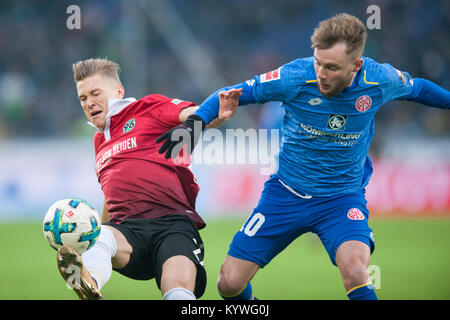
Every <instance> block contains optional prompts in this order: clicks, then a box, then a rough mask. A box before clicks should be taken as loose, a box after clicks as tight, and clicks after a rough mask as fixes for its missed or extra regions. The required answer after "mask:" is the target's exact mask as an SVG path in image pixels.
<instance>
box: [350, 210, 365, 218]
mask: <svg viewBox="0 0 450 320" xmlns="http://www.w3.org/2000/svg"><path fill="white" fill-rule="evenodd" d="M347 218H349V219H350V220H364V214H363V213H362V212H361V210H359V209H358V208H352V209H350V210H348V212H347Z"/></svg>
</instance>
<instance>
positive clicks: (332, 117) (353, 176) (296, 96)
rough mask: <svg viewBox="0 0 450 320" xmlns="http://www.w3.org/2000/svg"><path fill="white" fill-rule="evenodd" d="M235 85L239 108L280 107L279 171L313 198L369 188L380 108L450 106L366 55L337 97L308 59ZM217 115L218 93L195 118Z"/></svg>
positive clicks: (432, 88) (422, 83) (431, 87)
mask: <svg viewBox="0 0 450 320" xmlns="http://www.w3.org/2000/svg"><path fill="white" fill-rule="evenodd" d="M415 81H417V84H416V83H415ZM233 87H234V88H243V95H242V97H241V98H240V99H239V104H240V105H241V104H248V103H254V102H258V103H265V102H268V101H281V102H282V106H283V107H284V110H285V114H284V119H283V126H282V132H281V136H282V142H281V147H280V152H279V155H278V157H277V158H278V166H277V172H276V173H277V175H278V176H279V177H280V179H281V180H282V181H283V182H284V183H286V184H287V185H288V186H290V187H292V188H294V189H295V190H297V191H301V192H304V193H306V194H308V195H311V196H331V195H336V194H343V193H351V192H355V191H358V190H362V189H363V188H364V187H365V186H366V185H367V184H368V182H369V179H370V176H371V174H372V162H371V160H370V158H369V156H368V150H369V147H370V143H371V141H372V138H373V135H374V130H375V121H374V117H375V113H376V112H377V111H378V110H379V109H380V107H381V106H382V105H383V104H384V103H386V102H388V101H391V100H401V99H407V100H413V101H417V102H421V103H424V104H428V105H432V106H437V107H441V108H448V107H449V92H448V91H447V90H445V89H442V88H440V87H439V86H436V85H435V84H433V83H431V82H429V81H428V80H425V79H412V78H411V77H410V75H409V74H408V73H407V72H402V71H399V70H397V69H395V68H394V67H393V66H391V65H389V64H380V63H378V62H376V61H374V60H372V59H370V58H367V57H363V64H362V68H361V69H360V70H359V71H358V72H357V73H356V75H355V78H354V80H353V83H352V85H351V86H350V87H347V88H345V89H344V90H343V91H342V92H341V93H339V94H338V95H336V96H334V97H329V98H327V97H325V96H323V95H322V94H321V93H320V92H319V90H318V88H317V80H316V73H315V70H314V58H313V57H309V58H304V59H297V60H294V61H292V62H289V63H287V64H285V65H283V66H281V67H280V68H278V69H276V70H274V71H271V72H268V73H265V74H262V75H259V76H255V77H254V78H253V79H251V80H247V81H245V82H243V83H242V84H239V85H236V86H233ZM233 87H228V88H224V89H229V88H233ZM219 91H221V90H219ZM219 91H218V92H219ZM217 112H218V97H217V92H216V93H214V94H213V95H211V96H210V98H208V99H207V100H206V101H205V102H204V103H203V104H202V105H201V106H200V109H199V110H197V112H196V114H197V115H199V116H200V117H201V118H202V119H203V120H205V122H206V123H209V122H210V121H211V120H212V119H214V118H215V117H216V116H217Z"/></svg>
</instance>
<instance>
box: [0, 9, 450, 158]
mask: <svg viewBox="0 0 450 320" xmlns="http://www.w3.org/2000/svg"><path fill="white" fill-rule="evenodd" d="M76 3H77V5H78V6H79V7H80V10H81V29H80V30H69V29H68V28H67V26H66V20H67V18H68V17H69V14H68V13H66V9H67V7H68V6H69V5H70V4H72V3H71V2H69V1H12V0H4V1H2V2H1V4H0V48H1V50H0V140H1V139H11V138H21V137H27V138H28V137H65V136H88V135H92V133H93V131H92V128H90V127H88V126H86V121H85V119H84V114H83V113H82V111H81V108H80V106H79V103H78V101H77V95H76V90H75V85H74V82H73V78H72V71H71V65H72V63H74V62H76V61H78V60H81V59H85V58H89V57H108V58H110V59H113V60H115V61H117V62H118V63H120V64H121V66H122V69H123V74H124V78H123V80H124V85H125V89H126V92H127V94H126V95H127V96H134V97H136V98H139V97H142V96H144V95H146V94H150V93H159V94H163V95H166V96H169V97H174V98H180V99H184V100H191V101H194V102H196V103H201V102H202V101H203V100H204V99H205V98H207V95H205V92H204V90H202V88H199V87H198V83H196V82H195V81H192V79H193V77H195V76H196V75H195V74H193V72H192V69H189V68H187V67H186V61H184V62H183V50H190V49H189V48H184V47H181V46H182V45H184V44H183V42H181V43H180V47H179V48H176V46H175V48H176V49H174V45H173V43H172V45H170V42H169V41H168V39H167V34H164V33H163V32H161V29H160V28H158V26H157V25H156V23H157V21H156V20H155V19H152V17H151V15H149V14H148V12H145V11H146V8H147V9H148V7H146V5H145V3H148V1H138V0H127V1H125V0H122V1H114V0H104V1H87V0H86V1H77V2H76ZM166 3H169V4H170V5H171V7H172V8H174V9H175V12H176V13H177V16H176V20H177V21H178V22H181V23H182V25H183V26H185V27H186V28H187V30H188V31H189V33H190V34H192V35H193V41H195V43H196V44H198V45H199V46H200V47H201V48H202V50H203V52H205V53H206V54H207V56H208V57H209V58H210V59H211V61H212V62H213V65H214V67H215V71H214V72H216V73H218V74H219V75H220V77H218V79H221V81H217V84H216V83H213V84H211V85H212V87H214V88H217V89H219V88H220V87H222V86H223V85H227V84H234V83H237V82H239V81H243V80H246V79H250V78H252V77H253V76H254V75H255V74H260V73H263V72H267V71H270V70H272V69H275V68H277V67H278V66H280V65H281V64H284V63H286V62H288V61H291V60H293V59H296V58H300V57H306V56H311V55H312V49H311V47H310V35H311V33H312V32H313V30H314V28H315V27H316V26H317V24H318V22H319V21H321V20H323V19H325V18H328V17H330V16H332V15H334V14H336V13H339V12H347V13H350V14H354V15H356V16H358V17H359V18H360V19H361V20H362V21H363V22H365V21H366V19H367V18H368V17H369V15H370V14H368V13H366V9H367V7H368V6H369V5H372V4H376V5H378V6H379V7H380V9H381V29H380V30H376V29H374V30H368V40H367V45H366V50H365V53H364V54H365V55H366V56H369V57H371V58H374V59H375V60H378V61H380V62H388V63H390V64H392V65H394V66H395V67H396V68H397V69H400V70H404V71H407V72H409V73H410V74H411V75H412V76H413V77H423V78H427V79H429V80H432V81H434V82H436V83H438V84H439V85H441V86H443V87H444V88H446V89H449V88H450V73H449V67H450V2H449V1H446V0H442V1H419V0H414V1H411V0H400V1H399V0H396V1H393V0H385V1H376V0H369V1H358V0H352V1H342V2H341V1H340V2H334V1H325V0H308V1H292V0H277V1H275V0H270V1H257V0H228V1H220V0H208V1H206V0H170V1H166ZM175 50H177V51H178V54H176V52H174V51H175ZM180 52H181V54H180ZM133 72H135V73H133ZM203 89H204V88H203ZM211 93H212V92H211ZM238 112H239V117H235V118H234V119H232V120H231V121H230V122H229V123H227V126H228V127H240V128H252V127H253V128H261V127H265V128H273V127H277V126H278V125H279V117H281V116H282V110H281V108H280V107H279V105H278V104H276V103H275V104H274V103H270V104H267V105H264V106H256V105H254V106H248V107H242V108H240V109H239V111H238ZM274 115H275V116H274ZM376 119H377V131H376V135H375V139H374V145H373V149H374V152H377V150H379V149H380V148H382V147H383V143H384V141H386V139H392V138H395V137H402V136H403V137H418V138H420V139H423V138H429V139H434V138H439V137H442V138H448V137H450V115H449V113H448V112H445V111H441V110H439V109H434V108H427V107H423V106H420V105H417V104H415V103H408V102H390V103H388V104H387V105H385V106H384V107H383V108H382V109H381V110H380V112H379V113H378V114H377V116H376Z"/></svg>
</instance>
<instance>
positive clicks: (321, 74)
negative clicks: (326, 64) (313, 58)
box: [317, 67, 327, 80]
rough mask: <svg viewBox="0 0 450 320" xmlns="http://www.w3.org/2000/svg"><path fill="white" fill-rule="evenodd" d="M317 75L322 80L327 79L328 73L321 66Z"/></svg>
mask: <svg viewBox="0 0 450 320" xmlns="http://www.w3.org/2000/svg"><path fill="white" fill-rule="evenodd" d="M317 77H318V78H319V79H321V80H325V79H326V78H327V75H326V73H325V71H324V69H323V68H322V67H319V70H318V72H317Z"/></svg>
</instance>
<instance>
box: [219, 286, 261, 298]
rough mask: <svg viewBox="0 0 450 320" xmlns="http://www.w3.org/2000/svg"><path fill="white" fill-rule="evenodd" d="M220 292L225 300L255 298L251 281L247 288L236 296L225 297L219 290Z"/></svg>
mask: <svg viewBox="0 0 450 320" xmlns="http://www.w3.org/2000/svg"><path fill="white" fill-rule="evenodd" d="M219 294H220V296H221V297H222V298H223V299H224V300H252V299H253V295H252V285H251V283H250V282H249V283H247V285H246V286H245V288H244V289H243V290H242V291H241V292H239V293H238V294H237V295H235V296H232V297H225V296H223V295H222V293H220V292H219Z"/></svg>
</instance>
